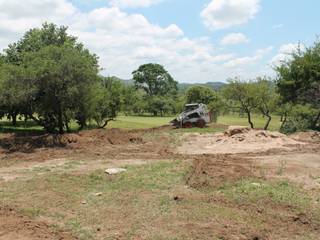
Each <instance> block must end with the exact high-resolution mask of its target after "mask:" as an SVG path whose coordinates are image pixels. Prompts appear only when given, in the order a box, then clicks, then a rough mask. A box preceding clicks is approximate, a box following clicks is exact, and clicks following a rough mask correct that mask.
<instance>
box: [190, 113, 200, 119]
mask: <svg viewBox="0 0 320 240" xmlns="http://www.w3.org/2000/svg"><path fill="white" fill-rule="evenodd" d="M188 117H189V118H199V117H200V116H199V114H198V113H192V114H190V115H189V116H188Z"/></svg>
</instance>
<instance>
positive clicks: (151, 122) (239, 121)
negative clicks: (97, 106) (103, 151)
mask: <svg viewBox="0 0 320 240" xmlns="http://www.w3.org/2000/svg"><path fill="white" fill-rule="evenodd" d="M174 118H175V117H174V116H171V117H153V116H124V115H119V116H118V117H117V118H116V120H115V121H111V122H110V123H109V125H108V126H107V128H123V129H142V128H153V127H159V126H163V125H167V124H169V122H170V121H171V120H172V119H174ZM253 122H254V124H255V127H256V128H262V127H263V126H264V124H265V122H266V120H265V119H264V118H263V117H261V116H258V115H254V116H253ZM218 123H219V124H225V125H241V126H248V122H247V118H245V117H239V115H236V114H229V115H224V116H220V117H219V118H218ZM92 124H93V123H92ZM70 127H71V129H72V130H74V131H76V130H77V129H78V125H77V124H76V123H75V122H72V123H71V124H70ZM279 127H280V117H279V116H273V119H272V121H271V123H270V128H269V129H270V130H279ZM220 130H221V129H220ZM42 131H43V129H42V127H40V126H37V125H35V123H34V122H32V121H29V122H27V124H26V125H25V124H24V122H23V121H18V125H17V126H16V127H13V126H12V125H11V123H10V122H9V121H8V120H6V119H3V120H1V122H0V132H42ZM180 131H186V132H215V131H217V129H213V128H211V127H208V128H204V129H183V130H180Z"/></svg>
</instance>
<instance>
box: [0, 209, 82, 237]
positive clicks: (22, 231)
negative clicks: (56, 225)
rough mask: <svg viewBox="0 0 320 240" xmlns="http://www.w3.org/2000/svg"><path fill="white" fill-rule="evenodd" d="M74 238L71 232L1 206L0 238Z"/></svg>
mask: <svg viewBox="0 0 320 240" xmlns="http://www.w3.org/2000/svg"><path fill="white" fill-rule="evenodd" d="M13 239H14V240H43V239H48V240H60V239H64V240H74V239H77V238H76V237H74V236H72V235H71V234H70V233H67V232H64V231H61V230H54V229H52V228H50V227H49V226H48V225H47V224H46V223H44V222H39V221H35V220H32V219H30V218H29V217H26V216H23V215H21V214H19V213H17V212H16V211H14V210H13V209H11V208H8V207H0V240H13Z"/></svg>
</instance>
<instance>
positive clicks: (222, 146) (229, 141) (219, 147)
mask: <svg viewBox="0 0 320 240" xmlns="http://www.w3.org/2000/svg"><path fill="white" fill-rule="evenodd" d="M182 142H183V144H182V145H181V146H180V147H178V149H177V152H178V153H180V154H189V155H192V154H195V155H198V154H239V153H261V152H267V151H270V150H281V151H283V150H287V151H288V150H291V149H292V148H295V147H303V146H305V145H307V143H306V142H302V141H297V140H295V139H294V138H292V137H289V136H286V135H284V134H281V133H278V132H270V131H264V130H253V129H249V128H241V127H231V128H229V129H228V130H227V131H225V132H224V133H217V134H189V135H187V136H185V137H184V139H183V140H182Z"/></svg>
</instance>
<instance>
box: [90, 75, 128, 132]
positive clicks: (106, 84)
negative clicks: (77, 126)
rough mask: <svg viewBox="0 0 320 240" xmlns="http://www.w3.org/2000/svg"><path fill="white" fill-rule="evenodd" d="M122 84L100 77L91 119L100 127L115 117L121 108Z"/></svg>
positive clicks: (112, 79) (110, 78)
mask: <svg viewBox="0 0 320 240" xmlns="http://www.w3.org/2000/svg"><path fill="white" fill-rule="evenodd" d="M122 90H123V84H122V83H121V82H120V81H118V80H116V79H114V78H112V77H108V78H104V77H100V84H99V85H98V86H97V89H96V93H95V97H94V98H95V101H94V102H95V108H94V114H93V119H94V120H95V121H96V123H97V125H98V126H99V127H100V128H104V127H106V126H107V125H108V123H109V122H110V121H112V120H114V119H115V117H116V116H117V114H118V112H119V111H120V109H121V101H122Z"/></svg>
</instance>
